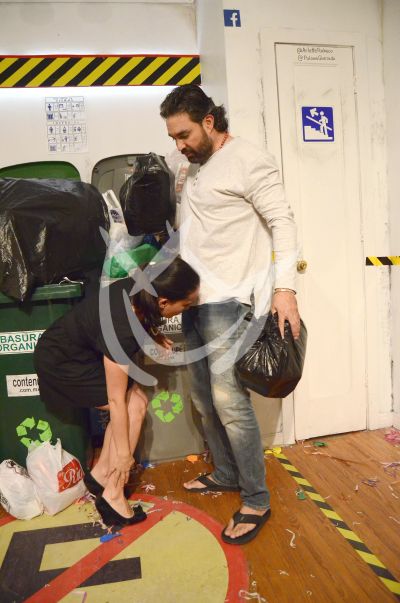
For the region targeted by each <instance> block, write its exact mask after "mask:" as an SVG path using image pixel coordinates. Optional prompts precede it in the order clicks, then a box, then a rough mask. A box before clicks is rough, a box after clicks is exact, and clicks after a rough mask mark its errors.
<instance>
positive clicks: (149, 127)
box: [0, 2, 198, 182]
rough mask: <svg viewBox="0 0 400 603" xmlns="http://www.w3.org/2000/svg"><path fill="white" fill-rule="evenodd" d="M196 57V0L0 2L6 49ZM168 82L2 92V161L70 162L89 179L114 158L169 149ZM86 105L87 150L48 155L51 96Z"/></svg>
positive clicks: (0, 48)
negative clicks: (164, 106) (164, 112)
mask: <svg viewBox="0 0 400 603" xmlns="http://www.w3.org/2000/svg"><path fill="white" fill-rule="evenodd" d="M41 53H53V54H63V53H67V54H68V53H71V54H79V53H84V54H90V53H94V54H101V53H104V54H118V53H122V54H140V53H147V54H157V53H160V54H168V53H171V54H197V53H198V50H197V41H196V23H195V11H194V6H193V5H192V3H191V2H190V3H188V4H183V3H177V4H171V3H169V4H167V3H164V4H159V3H153V4H150V3H147V4H138V3H133V4H127V3H118V4H116V3H97V4H96V3H93V2H80V3H62V4H59V3H57V2H53V3H52V2H48V3H36V4H31V3H29V2H25V3H13V4H10V3H8V4H7V3H0V54H5V55H11V54H22V55H23V54H41ZM170 89H171V88H169V87H161V86H157V87H156V86H154V87H151V86H142V87H140V86H136V87H124V88H123V87H121V88H117V87H116V88H52V89H50V88H47V89H9V90H7V89H0V132H1V143H0V166H1V167H3V166H6V165H13V164H15V163H25V162H29V161H49V160H61V161H70V162H71V163H73V164H74V165H75V166H76V167H77V168H78V170H79V172H80V174H81V178H82V180H85V181H89V182H90V179H91V172H92V169H93V166H94V165H95V163H96V162H97V161H99V160H100V159H103V158H105V157H109V156H112V155H120V154H125V153H127V154H128V153H144V152H149V151H155V152H157V153H160V154H164V153H166V152H167V151H168V150H170V149H171V143H170V141H169V139H168V137H167V135H166V131H165V125H164V123H163V120H162V119H161V118H160V117H159V105H160V103H161V101H162V100H163V99H164V97H165V96H166V94H167V93H168V92H169V91H170ZM68 95H74V96H80V95H83V96H84V98H85V103H86V114H87V125H88V152H87V153H70V154H67V153H57V154H55V153H49V152H48V149H47V130H46V120H45V110H44V103H45V101H44V99H45V97H46V96H68Z"/></svg>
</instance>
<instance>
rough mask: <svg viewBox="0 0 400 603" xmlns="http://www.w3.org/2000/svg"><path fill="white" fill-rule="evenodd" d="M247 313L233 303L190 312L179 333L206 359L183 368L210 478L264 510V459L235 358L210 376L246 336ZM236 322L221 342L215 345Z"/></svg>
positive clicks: (266, 504)
mask: <svg viewBox="0 0 400 603" xmlns="http://www.w3.org/2000/svg"><path fill="white" fill-rule="evenodd" d="M249 309H250V308H249V306H246V305H245V304H242V303H240V302H238V301H236V300H230V301H226V302H220V303H212V304H202V305H200V306H194V307H192V308H190V309H189V310H187V311H185V312H183V314H182V329H183V333H184V336H185V341H186V349H187V350H188V351H189V350H190V351H192V350H198V349H199V348H202V346H207V354H206V355H205V356H204V357H203V358H201V359H200V360H197V361H196V362H193V363H189V364H188V365H187V366H188V370H189V374H190V380H191V387H192V399H193V403H194V405H195V407H196V409H197V410H198V412H199V413H200V416H201V419H202V424H203V428H204V433H205V436H206V438H207V442H208V445H209V448H210V450H211V453H212V456H213V461H214V466H215V470H214V472H213V474H212V477H213V479H214V480H215V481H216V482H217V483H218V484H221V485H226V486H239V488H240V492H241V497H242V501H243V503H244V504H245V505H247V506H249V507H251V508H253V509H268V508H269V506H270V497H269V492H268V489H267V487H266V483H265V465H264V453H263V447H262V443H261V436H260V430H259V427H258V423H257V419H256V416H255V413H254V409H253V406H252V403H251V401H250V396H249V394H248V392H247V390H245V389H244V388H243V387H242V386H241V384H240V383H239V381H238V379H237V378H236V375H235V372H234V362H233V361H234V358H233V359H232V362H230V363H228V367H227V368H226V367H225V368H224V370H223V372H221V373H220V374H217V373H215V372H213V370H212V365H213V364H214V363H215V361H217V360H220V361H221V358H222V357H223V356H224V354H226V353H227V352H228V350H229V349H231V348H232V346H233V345H234V343H235V342H236V341H237V339H238V338H239V337H240V335H241V334H242V333H243V331H244V330H245V328H246V325H247V321H244V320H243V317H244V316H245V315H246V313H247V312H248V311H249ZM237 321H239V323H238V326H237V328H235V329H234V330H233V333H231V334H230V335H229V337H228V338H227V339H226V341H225V342H223V343H221V342H216V341H215V340H216V338H217V337H221V336H222V335H223V334H224V333H226V331H227V330H228V329H229V328H230V327H232V325H234V324H235V323H236V322H237ZM192 353H193V352H192ZM188 358H190V353H189V355H188Z"/></svg>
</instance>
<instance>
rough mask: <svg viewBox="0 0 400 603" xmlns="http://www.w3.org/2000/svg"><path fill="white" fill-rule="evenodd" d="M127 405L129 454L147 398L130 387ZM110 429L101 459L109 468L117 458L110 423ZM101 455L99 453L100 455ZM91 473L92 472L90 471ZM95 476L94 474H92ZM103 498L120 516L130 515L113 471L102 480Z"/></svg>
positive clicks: (122, 489) (139, 425)
mask: <svg viewBox="0 0 400 603" xmlns="http://www.w3.org/2000/svg"><path fill="white" fill-rule="evenodd" d="M126 399H127V405H128V416H129V446H130V451H131V454H132V455H133V452H134V450H135V448H136V445H137V442H138V440H139V435H140V431H141V428H142V424H143V421H144V417H145V415H146V410H147V398H145V397H143V396H142V395H140V394H139V393H138V392H137V391H135V389H134V388H130V389H129V390H128V392H127V396H126ZM107 429H109V430H110V442H109V446H108V452H107V451H106V452H105V453H104V456H103V459H102V466H103V467H105V466H106V463H108V467H109V470H108V471H110V469H111V470H112V467H114V466H115V462H116V458H117V450H116V447H115V442H114V439H113V437H112V427H111V423H109V425H108V426H107ZM100 456H101V455H100ZM92 473H93V472H92ZM93 477H95V478H96V474H95V473H94V474H93ZM96 479H97V478H96ZM104 486H105V487H104V492H103V498H105V500H106V501H107V502H108V503H109V504H110V505H111V506H112V507H113V508H114V509H115V510H116V511H117V512H118V513H119V514H120V515H122V516H124V517H131V516H132V511H131V508H130V507H129V504H128V501H127V500H126V498H125V497H124V483H122V482H121V481H119V482H118V483H117V484H116V483H115V478H114V473H113V472H112V473H108V477H106V479H105V482H104Z"/></svg>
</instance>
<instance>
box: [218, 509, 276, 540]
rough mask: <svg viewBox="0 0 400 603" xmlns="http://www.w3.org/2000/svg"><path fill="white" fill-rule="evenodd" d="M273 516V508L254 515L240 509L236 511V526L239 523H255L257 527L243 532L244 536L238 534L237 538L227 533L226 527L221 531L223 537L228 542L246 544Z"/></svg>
mask: <svg viewBox="0 0 400 603" xmlns="http://www.w3.org/2000/svg"><path fill="white" fill-rule="evenodd" d="M270 516H271V509H268V510H267V511H265V513H264V515H253V514H252V513H241V512H240V511H236V513H235V514H234V516H233V517H232V519H233V524H234V526H237V525H238V524H239V523H255V524H256V525H255V527H254V528H253V529H252V530H250V531H249V532H246V534H243V535H242V536H238V537H237V538H231V537H230V536H227V535H226V534H225V530H226V527H225V528H224V529H223V530H222V532H221V538H222V540H223V541H224V542H227V543H228V544H246V543H247V542H250V540H253V538H255V537H256V536H257V534H258V532H259V531H260V530H261V528H262V527H263V525H264V524H265V523H266V522H267V521H268V519H269V518H270Z"/></svg>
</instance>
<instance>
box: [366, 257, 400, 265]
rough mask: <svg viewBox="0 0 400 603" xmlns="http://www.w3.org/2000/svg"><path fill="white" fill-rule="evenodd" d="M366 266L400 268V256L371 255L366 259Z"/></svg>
mask: <svg viewBox="0 0 400 603" xmlns="http://www.w3.org/2000/svg"><path fill="white" fill-rule="evenodd" d="M365 264H366V266H400V255H380V256H376V255H369V256H367V257H366V258H365Z"/></svg>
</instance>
